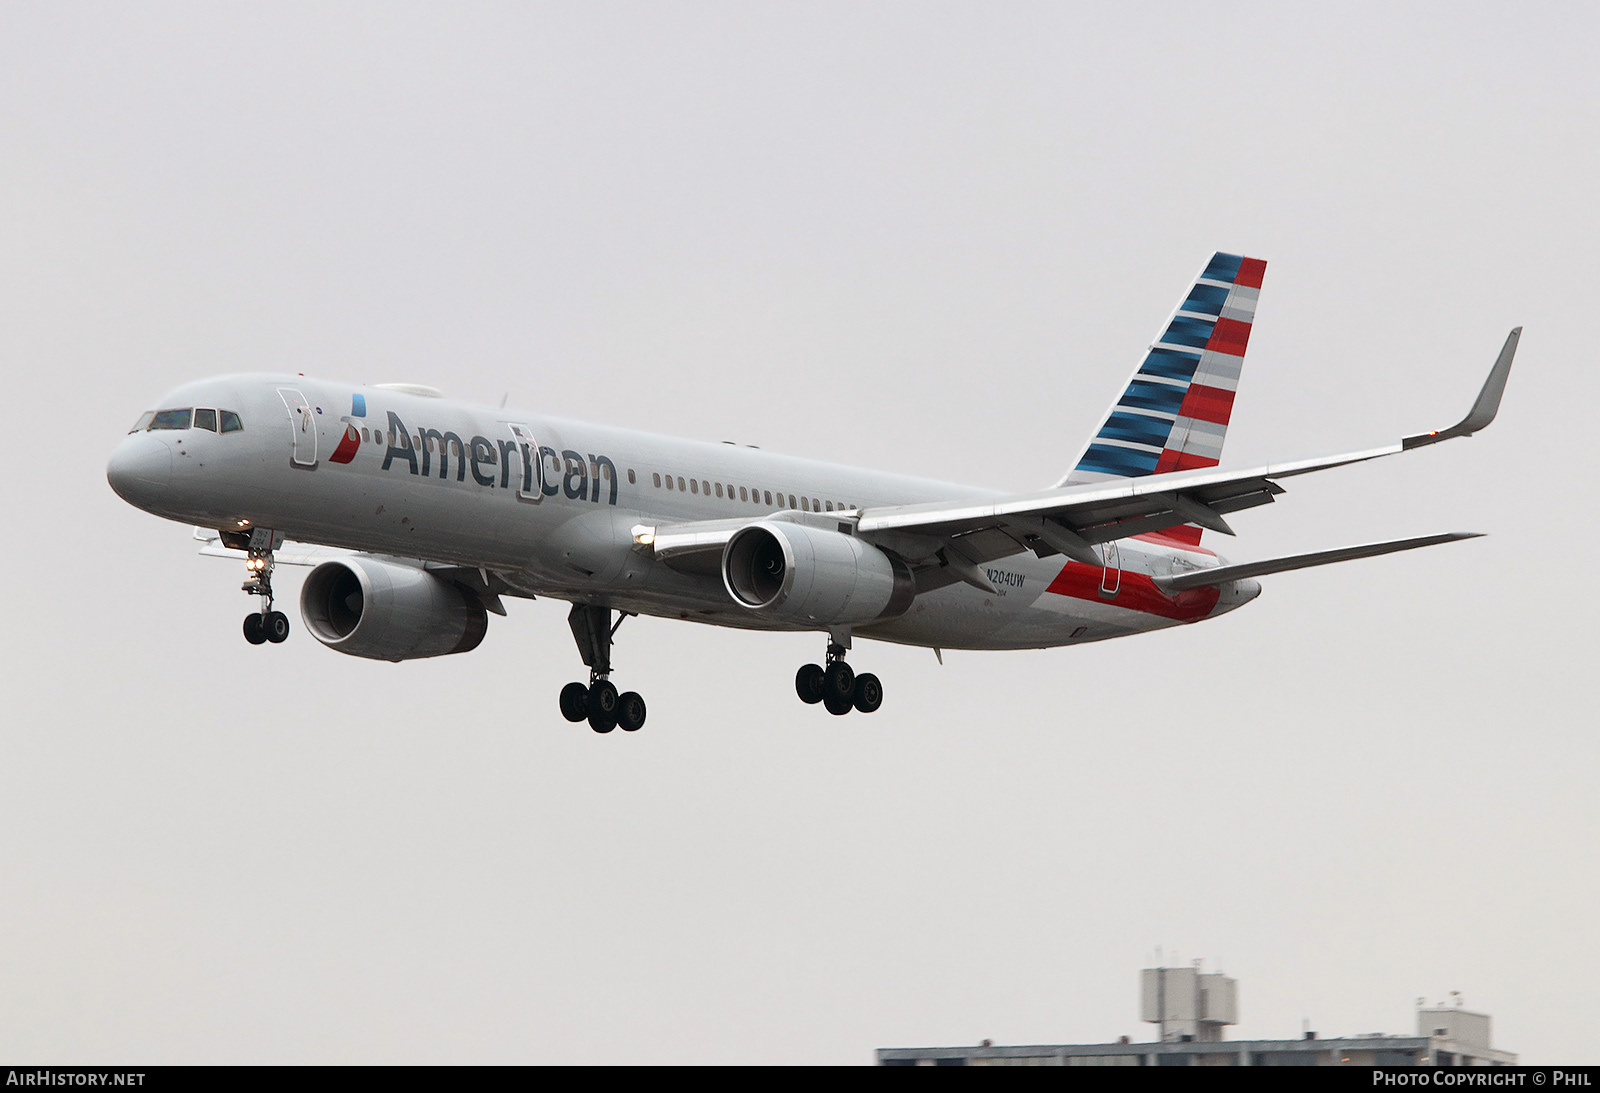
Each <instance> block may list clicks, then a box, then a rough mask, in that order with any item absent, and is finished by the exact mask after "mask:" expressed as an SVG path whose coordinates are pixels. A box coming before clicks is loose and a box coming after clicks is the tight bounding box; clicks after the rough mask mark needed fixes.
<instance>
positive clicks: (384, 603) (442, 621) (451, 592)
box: [300, 555, 489, 661]
mask: <svg viewBox="0 0 1600 1093" xmlns="http://www.w3.org/2000/svg"><path fill="white" fill-rule="evenodd" d="M300 617H301V618H303V619H304V620H305V623H306V629H307V630H309V631H311V635H312V636H313V637H315V638H316V639H317V640H318V641H320V642H322V644H324V645H326V646H327V647H328V648H329V649H333V650H336V651H338V652H340V653H349V654H350V655H351V656H355V657H370V658H371V659H373V660H392V661H401V660H415V659H418V658H420V657H438V656H445V655H447V654H449V653H465V652H469V651H470V650H473V649H476V648H477V647H478V643H479V642H481V641H482V640H483V635H484V634H485V633H487V632H488V629H489V616H488V613H487V612H486V611H485V610H484V607H483V604H482V603H481V602H480V601H479V600H478V598H477V597H476V596H474V595H473V594H472V593H471V592H469V591H467V590H466V589H464V588H462V587H461V586H460V585H456V584H452V583H450V582H449V581H445V580H441V579H440V578H438V577H435V576H434V575H433V574H431V573H429V572H428V571H427V570H425V569H418V568H416V567H415V566H408V565H396V564H395V563H393V562H380V561H378V560H377V559H375V558H367V557H363V556H361V555H355V556H353V557H349V558H336V559H334V560H332V561H327V562H323V563H322V564H321V565H319V566H317V568H315V569H313V570H312V571H311V573H310V574H309V575H308V576H307V577H306V583H305V584H304V586H302V587H301V589H300Z"/></svg>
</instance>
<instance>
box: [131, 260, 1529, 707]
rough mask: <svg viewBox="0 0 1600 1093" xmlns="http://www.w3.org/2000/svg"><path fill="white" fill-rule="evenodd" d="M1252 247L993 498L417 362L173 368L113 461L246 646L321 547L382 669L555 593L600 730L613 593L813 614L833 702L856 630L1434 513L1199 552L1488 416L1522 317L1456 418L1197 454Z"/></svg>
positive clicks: (1210, 581)
mask: <svg viewBox="0 0 1600 1093" xmlns="http://www.w3.org/2000/svg"><path fill="white" fill-rule="evenodd" d="M1265 268H1266V263H1265V262H1263V261H1260V260H1259V259H1253V258H1244V257H1241V256H1238V255H1229V254H1221V253H1219V254H1217V255H1215V256H1214V257H1213V258H1212V259H1211V261H1210V262H1209V263H1207V265H1206V267H1205V269H1204V270H1203V271H1202V272H1201V273H1200V275H1199V277H1197V278H1196V279H1195V282H1194V284H1193V286H1192V287H1191V288H1190V289H1189V291H1188V293H1187V294H1186V295H1185V296H1184V298H1183V300H1182V301H1181V302H1180V303H1179V304H1178V307H1177V309H1176V310H1175V311H1174V312H1173V314H1172V317H1171V318H1170V319H1169V320H1168V322H1167V323H1166V325H1165V326H1163V327H1162V328H1161V331H1160V333H1159V334H1158V335H1157V337H1156V339H1155V342H1154V344H1152V345H1151V346H1150V348H1149V350H1148V352H1147V353H1146V354H1145V356H1144V359H1143V361H1142V362H1141V363H1140V365H1139V367H1138V368H1137V369H1136V370H1135V372H1134V374H1133V376H1132V378H1131V379H1130V380H1129V381H1128V384H1127V386H1126V387H1125V388H1124V390H1123V391H1122V394H1121V395H1120V396H1119V397H1118V399H1117V401H1116V402H1115V403H1114V404H1113V405H1112V407H1111V409H1110V410H1109V411H1108V412H1107V414H1106V417H1105V420H1104V422H1103V423H1102V424H1101V426H1100V428H1099V430H1098V431H1097V432H1096V434H1095V435H1094V436H1093V437H1092V438H1091V439H1090V440H1089V441H1088V443H1087V444H1086V445H1085V446H1084V450H1083V452H1082V453H1081V454H1080V456H1079V458H1078V460H1077V462H1076V464H1075V465H1074V466H1073V468H1072V469H1071V470H1070V471H1069V472H1068V473H1067V474H1066V476H1065V477H1063V478H1062V479H1061V480H1060V481H1058V482H1057V483H1056V484H1055V485H1054V486H1052V487H1050V488H1049V489H1045V490H1039V491H1037V492H1033V493H1021V494H1008V493H1002V492H999V491H994V490H983V489H977V488H974V487H971V486H961V485H954V484H951V483H947V482H937V481H932V480H929V479H921V478H910V477H905V476H901V475H893V474H883V473H879V472H875V471H867V470H859V469H856V468H853V467H844V466H839V465H836V464H831V463H821V462H816V461H814V460H809V459H796V458H794V457H791V456H784V455H776V454H773V453H771V452H765V451H760V450H758V449H756V448H752V447H743V446H737V445H733V444H730V443H727V442H724V443H722V444H713V443H705V442H700V441H693V440H679V439H673V438H670V437H665V436H656V435H652V434H648V433H639V432H634V431H632V430H628V429H617V428H611V427H607V426H602V425H590V424H585V423H581V422H577V421H569V420H566V419H563V418H554V417H548V416H545V415H544V414H538V413H528V412H522V411H511V410H507V409H504V408H496V407H486V406H481V405H476V404H472V403H466V402H459V401H455V400H452V399H446V398H444V397H442V396H441V395H440V393H439V392H437V391H435V390H433V389H431V388H427V387H419V386H414V385H409V384H380V385H377V386H372V387H366V386H356V385H352V384H348V383H332V382H324V381H320V380H312V379H307V378H305V377H304V376H300V375H234V376H224V377H220V378H216V379H207V380H201V381H199V382H196V383H190V384H186V385H184V386H182V387H179V388H178V389H177V390H175V391H173V392H171V393H170V394H168V395H166V396H165V397H163V398H162V399H161V401H160V402H159V403H158V406H160V407H161V408H160V409H157V410H152V411H150V412H148V413H146V414H144V415H143V416H142V417H140V418H139V420H138V423H137V424H136V425H134V427H133V429H132V430H131V431H130V433H129V435H128V436H127V437H126V438H125V439H124V440H123V441H122V442H121V444H119V445H118V447H117V448H116V450H115V451H114V452H113V453H112V456H111V460H110V463H109V465H108V466H107V469H106V477H107V479H108V480H109V481H110V483H111V487H112V488H113V489H114V490H116V492H117V493H118V494H120V495H121V496H122V497H123V498H124V499H125V500H127V501H128V502H129V503H131V504H133V505H136V506H138V507H139V508H141V509H144V510H146V511H147V512H151V513H154V514H155V515H157V516H162V517H166V518H167V519H170V520H178V521H182V522H184V523H187V524H195V525H198V526H197V528H196V532H195V534H196V537H197V538H200V539H202V540H203V541H204V542H205V544H206V545H205V546H204V547H202V553H207V554H219V555H224V556H230V555H231V556H235V557H238V556H243V557H244V558H245V566H246V571H247V575H248V579H247V580H246V581H245V583H244V590H245V591H246V592H248V593H250V594H252V595H256V596H258V597H260V609H259V610H258V611H254V612H252V613H251V614H250V615H248V616H247V617H246V618H245V622H244V634H245V638H246V639H247V640H248V641H250V642H251V643H252V644H257V645H259V644H261V643H262V642H263V641H270V642H281V641H283V640H284V638H286V637H287V636H288V633H289V620H288V619H287V617H285V615H284V614H283V613H282V612H280V611H276V610H274V609H273V595H272V573H273V566H274V564H275V563H276V562H280V561H281V562H285V563H293V564H305V565H313V566H314V567H315V568H313V569H312V570H311V572H310V573H309V574H308V575H307V577H306V580H305V584H304V586H303V588H302V591H301V594H300V612H301V617H302V618H303V619H304V621H305V625H306V628H307V629H309V630H310V631H311V633H312V636H314V637H315V638H316V639H317V640H318V641H320V642H322V643H323V644H324V645H326V646H328V647H329V648H330V649H334V650H337V651H338V652H341V653H349V654H351V655H352V656H360V657H371V658H374V659H379V660H390V661H402V660H407V659H410V658H416V657H432V656H440V655H443V654H446V653H464V652H467V651H468V650H471V649H474V648H476V647H477V645H478V643H479V642H480V641H482V640H483V636H484V633H485V631H486V630H487V627H488V613H489V612H493V613H495V614H497V615H504V614H505V607H504V606H503V604H502V597H504V596H514V597H522V598H526V599H533V598H534V597H537V596H548V597H551V598H554V599H559V600H565V601H568V602H569V603H571V604H572V609H571V613H570V615H569V619H568V621H569V623H570V625H571V627H572V634H573V637H574V638H575V639H576V641H577V644H578V651H579V654H580V655H581V657H582V659H583V663H584V664H585V665H587V666H588V667H589V670H590V671H589V682H588V683H587V684H585V683H580V682H575V683H569V684H568V685H567V686H566V688H565V689H563V690H562V692H561V700H560V705H561V712H562V713H563V714H564V715H565V716H566V717H567V719H568V720H570V721H583V720H587V721H588V722H589V724H590V726H591V727H592V728H593V729H594V730H595V731H596V732H602V733H603V732H610V731H611V730H612V729H613V728H614V727H616V726H617V725H619V724H620V725H621V726H622V728H623V729H625V730H630V731H631V730H635V729H638V728H639V727H640V726H641V725H643V724H644V720H645V704H644V700H643V699H641V698H640V697H639V695H638V694H636V693H634V692H631V691H630V692H627V693H625V694H618V692H617V689H616V687H615V685H613V684H612V683H611V680H610V676H611V643H612V637H613V635H614V634H615V632H616V629H617V627H618V626H620V625H621V624H622V621H623V619H625V618H626V617H627V616H629V615H636V614H647V615H657V616H661V617H664V618H680V619H689V620H692V621H695V622H704V623H712V624H715V625H719V626H737V627H743V628H747V629H755V630H807V631H816V632H819V633H825V634H826V635H827V650H826V655H825V657H824V659H823V663H822V664H820V665H819V664H807V665H805V666H804V667H802V668H801V669H800V670H799V672H798V673H797V675H796V677H795V688H796V690H797V691H798V693H799V695H800V698H801V699H803V700H804V701H806V702H808V703H816V702H821V703H822V704H823V705H824V706H825V707H826V708H827V709H828V710H829V712H831V713H834V714H844V713H848V712H849V711H850V710H852V709H855V710H859V711H861V712H863V713H871V712H872V711H874V710H876V709H877V708H878V707H879V705H880V704H881V703H882V701H883V687H882V684H881V683H880V682H879V680H878V679H877V677H876V676H873V675H871V674H869V673H863V674H860V675H857V674H856V673H855V672H854V671H853V670H852V669H851V667H850V665H849V664H848V663H847V662H846V659H845V656H846V653H847V652H848V650H849V649H850V648H851V643H852V638H854V637H863V638H876V639H879V640H882V641H891V642H899V643H901V644H906V645H919V646H925V647H930V648H932V649H934V650H935V652H936V653H937V652H939V651H940V650H942V649H1038V648H1046V647H1052V646H1059V645H1076V644H1079V643H1081V642H1089V641H1103V640H1105V639H1106V638H1115V637H1122V636H1124V635H1127V634H1137V633H1142V632H1144V631H1147V630H1156V629H1161V628H1164V627H1169V626H1177V625H1180V624H1183V623H1192V622H1199V621H1200V620H1202V619H1210V618H1215V617H1216V616H1218V615H1221V614H1224V613H1226V612H1228V611H1232V610H1233V609H1234V608H1236V607H1239V606H1241V605H1243V604H1245V603H1248V602H1249V601H1250V600H1252V599H1254V598H1255V597H1256V596H1257V595H1258V594H1259V593H1260V591H1261V586H1260V585H1259V584H1258V583H1257V581H1256V580H1255V578H1256V577H1258V576H1261V575H1263V574H1268V573H1278V572H1282V571H1285V570H1290V569H1299V568H1303V567H1306V566H1316V565H1325V564H1327V563H1330V562H1339V561H1345V560H1348V559H1352V558H1365V557H1371V556H1373V555H1377V554H1386V553H1389V552H1392V551H1399V550H1410V549H1413V548H1416V547H1422V546H1430V545H1433V544H1435V543H1443V542H1448V541H1451V540H1454V539H1461V538H1469V537H1470V535H1469V534H1466V533H1452V534H1443V535H1429V536H1423V537H1420V538H1411V539H1398V540H1393V541H1389V542H1382V543H1369V544H1365V545H1361V546H1352V547H1344V548H1341V549H1337V550H1324V551H1318V552H1316V553H1312V554H1300V555H1295V556H1292V557H1284V558H1274V559H1270V560H1267V561H1260V562H1247V563H1243V564H1237V565H1230V564H1227V563H1226V562H1225V561H1224V560H1223V559H1221V558H1219V557H1218V556H1217V555H1216V554H1214V553H1212V552H1211V551H1210V550H1208V549H1206V548H1204V547H1202V546H1201V545H1200V537H1201V531H1202V529H1209V530H1212V531H1216V532H1220V533H1222V534H1225V535H1232V534H1233V531H1232V529H1230V528H1229V527H1228V524H1227V522H1226V521H1225V519H1224V517H1225V516H1226V515H1227V514H1228V513H1231V512H1237V511H1239V510H1240V509H1247V508H1252V507H1254V506H1256V505H1264V504H1267V503H1269V502H1271V501H1272V500H1273V499H1274V498H1275V497H1276V496H1277V495H1278V494H1280V493H1282V492H1283V487H1282V486H1280V485H1279V484H1278V482H1279V480H1281V479H1284V478H1289V477H1292V476H1294V475H1299V474H1307V473H1309V472H1311V471H1320V470H1326V469H1328V468H1330V467H1338V466H1343V465H1345V464H1347V463H1356V462H1360V461H1362V460H1367V459H1373V458H1376V457H1378V456H1384V455H1392V454H1394V453H1396V452H1400V451H1405V450H1408V449H1411V448H1416V447H1421V446H1423V445H1426V444H1434V443H1437V442H1439V441H1442V440H1448V439H1450V438H1452V437H1458V436H1468V435H1470V434H1472V433H1473V432H1475V431H1477V430H1479V429H1482V428H1483V427H1484V426H1486V425H1488V424H1489V422H1490V421H1492V420H1493V419H1494V416H1495V413H1496V411H1497V410H1498V409H1499V405H1500V397H1501V393H1502V392H1503V390H1504V388H1505V382H1506V376H1507V374H1508V373H1509V372H1510V369H1511V361H1512V357H1513V355H1514V354H1515V352H1516V348H1517V340H1518V338H1519V336H1520V335H1521V328H1520V327H1519V328H1517V329H1515V330H1513V331H1512V332H1511V334H1510V336H1509V337H1508V338H1507V339H1506V342H1505V346H1504V348H1502V349H1501V351H1500V356H1499V358H1498V359H1497V360H1496V361H1495V364H1494V367H1493V368H1492V369H1491V370H1490V373H1489V378H1488V380H1487V381H1486V382H1485V383H1484V385H1483V389H1482V391H1481V392H1480V393H1479V395H1478V398H1477V401H1476V402H1475V403H1474V404H1473V406H1472V409H1471V411H1470V412H1469V413H1468V414H1467V416H1466V417H1465V418H1464V419H1462V421H1461V422H1460V423H1458V424H1456V425H1454V426H1452V427H1451V428H1448V429H1444V430H1440V431H1436V432H1429V433H1420V434H1417V435H1415V436H1408V437H1405V438H1404V439H1402V440H1400V441H1397V442H1395V443H1393V444H1388V445H1385V446H1383V447H1378V448H1372V449H1368V450H1365V451H1359V452H1350V453H1346V454H1343V455H1336V456H1331V457H1326V458H1320V459H1305V460H1300V461H1298V462H1293V463H1282V464H1274V465H1271V466H1266V467H1257V468H1254V469H1251V470H1244V471H1223V470H1219V469H1218V468H1217V464H1218V461H1219V459H1220V457H1221V454H1222V443H1223V439H1224V436H1225V434H1226V431H1227V426H1228V419H1229V416H1230V414H1231V410H1232V405H1233V397H1234V392H1235V390H1236V389H1237V386H1238V380H1239V371H1240V366H1241V364H1242V363H1243V360H1244V354H1245V347H1246V345H1247V343H1248V341H1249V337H1250V329H1251V323H1252V321H1253V319H1254V316H1255V308H1256V299H1257V296H1258V294H1259V290H1260V286H1261V279H1262V274H1263V272H1264V270H1265Z"/></svg>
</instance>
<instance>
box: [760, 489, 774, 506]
mask: <svg viewBox="0 0 1600 1093" xmlns="http://www.w3.org/2000/svg"><path fill="white" fill-rule="evenodd" d="M762 496H763V497H765V498H766V499H767V504H769V505H770V504H772V491H771V490H763V491H762Z"/></svg>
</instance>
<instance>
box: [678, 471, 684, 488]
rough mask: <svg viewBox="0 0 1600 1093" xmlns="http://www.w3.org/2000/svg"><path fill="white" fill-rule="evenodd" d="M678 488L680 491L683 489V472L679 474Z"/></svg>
mask: <svg viewBox="0 0 1600 1093" xmlns="http://www.w3.org/2000/svg"><path fill="white" fill-rule="evenodd" d="M678 489H679V490H680V491H681V490H682V489H683V475H681V474H680V475H679V476H678Z"/></svg>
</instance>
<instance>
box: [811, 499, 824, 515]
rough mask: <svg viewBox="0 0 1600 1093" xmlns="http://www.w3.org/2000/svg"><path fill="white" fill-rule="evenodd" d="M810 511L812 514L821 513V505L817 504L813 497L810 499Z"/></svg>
mask: <svg viewBox="0 0 1600 1093" xmlns="http://www.w3.org/2000/svg"><path fill="white" fill-rule="evenodd" d="M811 511H812V512H821V511H822V505H821V504H819V503H818V501H817V499H816V498H815V497H813V498H812V499H811Z"/></svg>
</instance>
